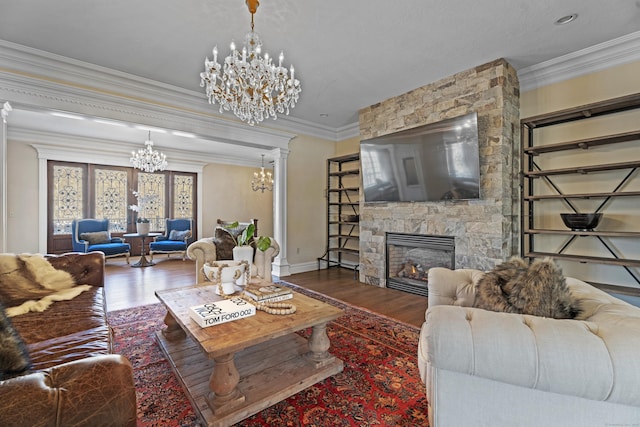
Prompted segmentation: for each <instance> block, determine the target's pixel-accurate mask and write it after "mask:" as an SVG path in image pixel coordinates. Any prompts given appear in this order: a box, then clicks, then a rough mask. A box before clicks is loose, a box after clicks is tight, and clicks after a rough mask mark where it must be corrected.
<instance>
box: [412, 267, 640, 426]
mask: <svg viewBox="0 0 640 427" xmlns="http://www.w3.org/2000/svg"><path fill="white" fill-rule="evenodd" d="M482 275H483V273H482V272H481V271H478V270H470V269H462V270H449V269H446V268H432V269H431V270H430V271H429V285H428V286H429V303H428V304H429V308H428V309H427V312H426V321H425V322H424V324H423V325H422V330H421V333H420V342H419V347H418V367H419V369H420V376H421V378H422V381H423V382H424V383H425V385H426V393H427V399H428V401H429V419H430V425H431V427H439V426H443V427H450V426H492V427H495V426H509V427H511V426H531V427H534V426H535V427H540V426H562V427H567V426H576V427H578V426H579V427H586V426H598V427H606V426H640V308H637V307H634V306H632V305H630V304H627V303H626V302H624V301H621V300H619V299H617V298H614V297H612V296H610V295H609V294H607V293H605V292H603V291H601V290H599V289H597V288H594V287H593V286H590V285H588V284H587V283H584V282H582V281H580V280H577V279H573V278H567V285H568V287H569V289H570V290H571V293H572V294H573V295H574V296H575V297H576V298H577V299H579V301H580V303H581V307H582V309H583V312H582V313H581V315H580V316H579V319H576V320H557V319H551V318H543V317H536V316H529V315H519V314H509V313H497V312H492V311H486V310H481V309H477V308H472V305H473V302H474V299H475V284H476V283H477V281H478V280H479V279H480V278H481V277H482Z"/></svg>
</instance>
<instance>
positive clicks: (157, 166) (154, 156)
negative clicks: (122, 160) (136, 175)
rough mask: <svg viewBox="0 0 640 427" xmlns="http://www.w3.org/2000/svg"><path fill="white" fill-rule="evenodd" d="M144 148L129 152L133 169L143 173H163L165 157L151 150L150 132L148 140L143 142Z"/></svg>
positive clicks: (165, 164)
mask: <svg viewBox="0 0 640 427" xmlns="http://www.w3.org/2000/svg"><path fill="white" fill-rule="evenodd" d="M144 145H145V147H144V148H140V149H138V151H137V152H136V151H132V152H131V159H129V160H130V162H131V164H132V165H133V167H134V168H136V169H140V170H141V171H143V172H155V171H163V170H165V169H166V168H167V156H165V155H164V154H163V153H161V152H159V151H156V150H154V149H153V141H152V140H151V131H149V139H147V140H146V141H145V142H144Z"/></svg>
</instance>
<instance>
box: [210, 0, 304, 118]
mask: <svg viewBox="0 0 640 427" xmlns="http://www.w3.org/2000/svg"><path fill="white" fill-rule="evenodd" d="M246 3H247V7H248V8H249V12H250V13H251V31H250V32H248V33H247V35H246V36H245V42H244V45H243V46H242V50H241V51H238V50H236V45H235V43H234V42H233V41H232V42H231V46H230V48H231V54H230V55H229V56H227V57H226V58H225V60H224V68H221V66H220V64H219V63H218V47H217V46H216V47H214V48H213V61H209V57H207V58H206V59H205V61H204V69H205V71H204V72H203V73H200V78H201V81H200V87H205V86H206V93H207V97H208V98H209V104H216V103H217V104H219V105H220V113H222V112H223V111H233V113H234V114H235V115H236V116H237V117H238V118H239V119H240V120H242V121H244V122H247V123H248V124H249V125H251V126H253V125H255V124H256V123H260V122H262V121H263V120H264V119H265V118H268V117H273V119H274V120H275V119H276V118H277V115H276V113H280V114H282V113H286V114H287V115H288V114H289V109H290V108H294V107H295V105H296V102H298V96H299V94H300V91H301V88H300V82H299V81H298V80H296V79H295V78H294V69H293V65H291V68H290V69H289V71H290V72H291V76H290V77H288V75H287V74H288V70H287V69H286V68H285V67H283V66H282V61H283V59H284V54H283V53H282V52H280V56H279V58H278V66H276V65H275V64H274V63H273V62H272V58H271V57H270V56H269V54H268V53H265V55H264V58H263V57H262V56H261V55H260V53H261V49H262V41H261V40H260V37H259V36H258V34H257V33H255V32H254V31H253V15H254V14H255V13H256V10H257V9H258V6H259V4H260V2H259V1H258V0H246Z"/></svg>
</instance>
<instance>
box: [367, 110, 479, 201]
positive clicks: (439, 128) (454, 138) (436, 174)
mask: <svg viewBox="0 0 640 427" xmlns="http://www.w3.org/2000/svg"><path fill="white" fill-rule="evenodd" d="M360 162H361V170H362V185H363V190H364V201H365V202H424V201H438V200H456V199H479V198H480V165H479V163H480V160H479V149H478V115H477V113H470V114H467V115H464V116H460V117H456V118H453V119H447V120H443V121H440V122H437V123H431V124H428V125H424V126H419V127H416V128H413V129H407V130H403V131H400V132H396V133H392V134H389V135H384V136H380V137H376V138H371V139H367V140H364V141H361V143H360Z"/></svg>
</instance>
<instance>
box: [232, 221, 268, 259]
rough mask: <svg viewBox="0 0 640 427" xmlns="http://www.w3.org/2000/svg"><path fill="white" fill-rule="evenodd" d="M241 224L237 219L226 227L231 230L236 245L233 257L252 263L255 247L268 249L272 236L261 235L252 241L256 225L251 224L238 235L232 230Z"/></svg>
mask: <svg viewBox="0 0 640 427" xmlns="http://www.w3.org/2000/svg"><path fill="white" fill-rule="evenodd" d="M239 226H240V223H239V222H238V221H235V222H233V223H231V224H229V225H226V226H225V227H224V228H226V229H227V231H229V234H230V235H231V237H232V238H233V242H234V243H235V245H236V246H235V247H234V248H233V259H234V260H235V261H242V260H246V261H248V262H249V264H251V263H252V262H253V247H255V248H256V249H258V250H261V251H266V250H267V249H269V247H270V246H271V238H269V237H267V236H259V237H257V238H255V239H253V241H252V240H251V238H252V237H253V234H254V233H255V231H256V227H255V225H254V224H249V225H248V226H247V227H246V228H245V229H244V230H243V231H242V233H240V234H237V235H236V234H234V233H233V232H232V230H233V229H236V228H238V227H239Z"/></svg>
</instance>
